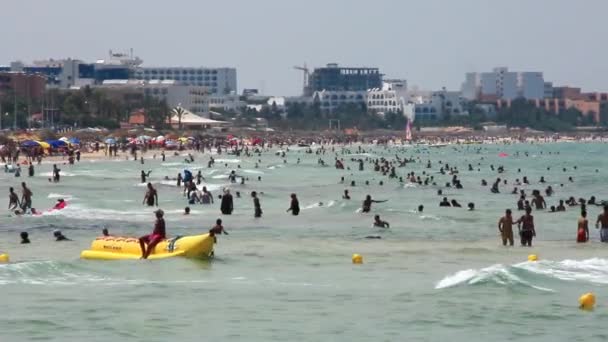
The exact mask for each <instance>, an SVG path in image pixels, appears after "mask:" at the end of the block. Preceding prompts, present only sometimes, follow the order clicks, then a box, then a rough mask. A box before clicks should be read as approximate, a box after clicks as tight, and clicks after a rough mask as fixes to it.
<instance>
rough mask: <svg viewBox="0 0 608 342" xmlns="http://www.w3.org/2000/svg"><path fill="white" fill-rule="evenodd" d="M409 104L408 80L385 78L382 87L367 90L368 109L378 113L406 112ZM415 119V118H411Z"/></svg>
mask: <svg viewBox="0 0 608 342" xmlns="http://www.w3.org/2000/svg"><path fill="white" fill-rule="evenodd" d="M407 106H408V94H407V81H406V80H385V81H384V82H383V83H382V89H377V88H375V89H369V90H368V91H367V110H368V111H369V112H372V113H376V114H378V115H385V114H386V113H404V115H405V109H406V107H407ZM411 119H413V118H411Z"/></svg>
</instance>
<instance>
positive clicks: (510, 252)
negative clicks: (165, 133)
mask: <svg viewBox="0 0 608 342" xmlns="http://www.w3.org/2000/svg"><path fill="white" fill-rule="evenodd" d="M363 148H364V149H365V150H366V152H365V154H356V153H357V146H349V147H348V149H349V150H350V152H351V153H353V154H354V155H351V154H348V153H347V152H345V154H342V150H341V149H340V148H339V147H336V152H337V153H338V157H339V158H344V160H345V162H346V165H347V166H350V167H351V169H352V170H336V169H335V168H333V167H332V166H331V165H333V160H334V156H335V154H334V153H332V152H331V151H330V150H328V152H327V153H326V154H325V155H321V156H319V155H315V154H312V155H311V154H306V153H304V149H303V148H297V147H291V148H290V151H289V152H287V157H286V160H287V163H286V164H284V163H283V159H282V158H281V157H279V156H277V155H275V152H276V151H277V150H278V149H279V148H272V149H270V150H269V151H265V152H264V153H263V155H262V156H261V157H258V156H257V155H256V156H254V157H245V156H240V157H235V156H227V155H221V156H215V158H216V165H215V167H213V168H211V169H209V168H207V161H208V159H209V155H202V154H196V153H195V154H194V157H195V159H196V161H195V163H194V164H185V163H183V159H184V157H183V156H180V157H171V158H168V159H167V161H166V162H165V163H161V161H160V159H159V158H157V159H152V154H151V153H148V155H147V156H146V164H145V165H143V169H144V170H152V174H151V181H152V182H153V183H155V185H156V187H157V189H158V190H159V196H160V207H161V208H163V209H164V211H165V213H166V215H165V216H166V221H167V227H168V232H169V234H170V235H178V234H179V235H185V234H197V233H201V232H205V231H207V230H208V229H209V228H210V227H211V226H212V225H213V223H214V222H215V219H217V218H218V217H220V213H219V204H215V205H212V206H202V205H195V206H191V207H192V215H190V216H184V215H182V211H183V208H184V207H185V206H186V200H185V198H184V197H183V196H182V192H181V189H178V188H177V187H176V186H175V184H174V181H163V178H164V176H170V177H175V176H176V175H177V173H178V172H180V171H182V170H183V169H184V168H189V169H190V170H193V171H194V173H196V172H197V171H198V170H199V169H200V170H202V172H203V175H204V176H205V178H206V180H207V181H206V184H207V185H208V187H209V188H210V189H212V190H213V193H214V195H215V196H216V201H217V195H218V193H219V189H221V188H222V187H225V186H229V187H230V188H231V190H232V192H233V193H234V192H235V191H240V192H241V194H242V198H235V212H234V214H233V215H231V216H224V217H222V218H223V220H224V226H225V227H226V229H227V230H228V232H229V233H230V235H228V236H222V237H221V238H220V240H219V243H218V245H217V246H216V258H215V259H213V260H211V261H196V260H186V259H181V258H176V259H170V260H162V261H124V262H121V261H118V262H116V261H114V262H107V261H85V260H80V259H79V254H80V251H81V250H83V249H87V248H88V246H89V245H90V242H91V240H92V239H93V238H94V237H95V236H96V235H98V234H99V233H100V231H101V229H102V228H103V227H104V226H107V227H109V229H110V232H111V233H112V234H116V235H134V236H139V235H142V234H144V233H147V232H148V231H150V230H151V229H152V225H153V222H154V215H153V214H152V211H153V210H151V209H149V208H147V207H143V206H142V205H141V200H142V198H143V195H144V191H145V187H144V186H142V185H141V184H139V181H140V180H139V173H140V171H141V170H142V165H141V164H140V163H139V162H134V161H125V160H124V157H123V158H120V160H116V161H108V160H102V159H100V160H89V161H87V160H85V161H82V162H80V163H79V164H77V165H75V166H68V165H63V166H61V168H62V173H63V177H62V181H61V182H60V183H59V184H51V183H49V182H48V181H47V178H48V177H49V176H50V171H51V165H50V164H43V165H41V166H39V167H37V169H36V172H37V174H36V177H34V178H28V177H21V178H15V177H13V175H12V174H5V173H1V174H0V192H2V193H5V194H7V193H8V187H9V186H14V187H15V188H19V183H20V182H21V181H26V182H28V184H30V186H31V188H32V190H33V192H34V206H35V207H36V208H38V209H46V208H50V207H52V205H53V204H54V202H55V201H56V199H57V198H59V197H62V198H66V199H67V200H68V202H69V205H68V207H67V208H66V209H64V210H63V211H60V212H57V213H53V214H45V215H43V216H41V217H11V216H9V213H8V212H7V211H6V209H2V217H1V218H0V252H6V253H9V254H10V256H11V263H9V264H0V299H1V301H0V303H2V308H3V310H2V311H3V315H2V317H0V341H29V340H49V341H85V340H86V341H114V340H124V341H141V340H147V341H170V340H171V341H210V340H214V341H287V340H289V341H413V340H419V341H445V340H448V339H449V340H451V341H478V340H493V341H505V340H518V341H520V340H522V341H577V340H581V341H583V340H584V341H604V340H606V338H608V333H606V332H605V329H603V324H602V323H603V321H604V320H605V319H606V318H608V305H607V304H606V303H608V291H607V290H608V288H607V285H608V257H606V254H607V252H606V251H607V248H608V246H606V245H603V244H601V243H600V242H599V234H598V231H597V230H596V229H595V228H592V229H591V230H592V231H591V241H590V243H588V244H584V245H581V244H576V243H575V237H576V221H577V218H578V213H579V209H578V208H568V210H567V211H566V212H565V213H557V214H552V213H547V212H536V211H535V212H534V213H533V214H534V216H535V221H536V227H537V232H538V236H537V239H536V240H535V243H534V247H533V248H522V247H519V246H516V247H512V248H503V247H502V245H501V243H500V241H499V236H498V231H497V228H496V224H497V221H498V218H499V217H500V216H501V215H502V214H503V212H504V210H505V209H506V208H512V209H514V212H515V214H514V216H516V217H517V216H518V215H519V214H520V213H518V212H517V211H516V210H515V209H516V205H515V204H516V200H517V196H515V195H511V194H510V191H511V190H512V187H513V185H512V183H513V181H514V180H515V178H520V179H521V178H522V177H523V176H524V175H525V176H527V177H528V179H530V181H531V183H532V184H531V185H529V186H526V187H524V189H525V190H526V192H527V193H528V194H529V193H530V192H531V190H532V189H539V190H544V188H545V187H546V186H547V185H551V186H552V187H553V188H554V189H555V191H556V193H555V194H554V195H553V196H552V197H546V201H547V204H548V205H556V204H557V202H558V200H559V199H566V198H567V197H570V196H574V197H575V198H579V197H584V198H589V197H590V196H591V195H595V196H596V197H597V198H598V199H608V188H607V187H606V179H607V177H606V175H607V170H608V150H607V149H606V145H604V144H599V143H597V144H596V143H560V144H542V145H539V144H515V145H491V144H483V145H467V146H447V147H443V148H430V149H429V148H426V147H404V146H394V147H380V146H368V145H366V146H363ZM500 152H506V153H508V154H509V156H508V157H506V158H500V157H498V154H499V153H500ZM516 152H519V155H517V154H516ZM525 152H528V155H527V156H526V155H525ZM395 154H398V155H399V156H401V157H411V158H414V159H416V160H417V162H416V163H410V164H408V165H407V166H406V167H404V168H397V174H398V175H399V176H405V175H406V174H407V173H409V172H411V171H415V172H416V174H417V175H420V176H422V172H423V171H424V172H427V173H431V174H432V175H433V176H434V177H435V179H436V181H437V184H438V186H420V185H411V184H406V185H404V184H400V183H399V182H398V181H397V180H394V179H393V180H389V179H388V178H387V177H385V176H382V175H380V174H378V173H376V172H374V171H373V168H372V166H371V165H369V164H366V165H365V171H358V168H357V164H356V163H354V162H351V158H365V157H368V158H379V157H385V158H387V159H392V158H394V156H395ZM298 158H300V159H301V163H300V164H297V163H296V161H297V159H298ZM318 158H323V159H324V160H325V162H326V163H327V164H328V165H330V166H328V167H321V166H319V165H318V164H317V160H318ZM418 158H420V160H419V161H418ZM258 159H261V163H260V167H259V168H257V169H256V168H255V167H254V165H255V163H256V161H257V160H258ZM429 159H430V160H431V161H432V166H433V167H432V168H431V169H427V168H426V162H427V160H429ZM439 161H442V162H443V163H446V162H447V163H449V164H450V166H457V167H458V169H459V170H460V173H459V175H458V177H459V178H460V179H461V182H462V184H463V186H464V189H462V190H456V189H451V188H448V189H446V188H444V187H442V186H441V185H445V183H446V182H449V181H450V180H451V176H450V175H441V174H440V173H439V172H438V171H439V168H440V167H441V164H439ZM225 164H227V165H228V166H225ZM468 164H473V165H474V166H475V170H474V171H468V169H467V165H468ZM478 164H479V166H478ZM491 164H493V165H494V166H496V167H497V166H498V165H504V166H505V168H506V172H505V173H503V174H498V173H497V172H496V171H492V170H491V169H490V165H491ZM238 165H240V166H241V169H237V166H238ZM575 165H577V166H578V169H577V170H574V169H573V167H574V166H575ZM548 167H549V168H550V170H547V168H548ZM477 168H479V169H480V171H477ZM518 168H521V170H522V172H521V173H517V169H518ZM563 168H566V169H567V170H566V172H564V171H562V169H563ZM232 169H236V170H237V173H239V174H241V175H243V176H245V177H248V178H249V181H248V182H246V184H245V185H240V184H237V185H232V184H229V182H228V180H227V174H228V173H229V172H230V170H232ZM596 169H597V170H598V172H596ZM258 176H261V177H262V180H261V181H258V180H257V177H258ZM342 176H344V177H345V183H346V184H339V181H340V177H342ZM540 176H544V177H545V179H546V180H547V182H548V183H547V184H545V185H541V184H538V180H539V178H540ZM569 176H572V177H574V182H573V183H571V182H568V177H569ZM497 177H501V178H503V179H505V178H506V179H508V180H509V185H508V186H502V187H501V191H502V193H501V194H491V193H490V191H489V190H490V189H489V187H482V186H481V185H480V182H481V179H486V180H487V181H488V182H489V183H490V184H491V183H492V181H493V180H494V179H496V178H497ZM351 180H355V181H356V186H355V187H351V186H349V184H350V181H351ZM366 180H369V181H370V185H369V186H365V185H364V182H365V181H366ZM380 180H383V181H384V185H383V186H380V185H378V183H379V181H380ZM560 184H564V186H563V187H561V186H560ZM439 188H441V189H443V192H444V195H445V196H447V197H448V198H450V199H452V198H454V199H457V200H458V201H459V202H460V203H461V204H463V206H464V205H466V203H468V202H474V203H475V205H476V208H477V210H475V211H473V212H468V211H466V210H465V209H461V208H444V209H443V210H441V209H440V208H439V207H438V203H439V201H440V199H441V197H440V196H437V193H436V192H437V189H439ZM344 189H348V190H349V191H350V193H351V197H352V199H351V200H350V201H349V200H343V199H342V192H343V191H344ZM254 190H255V191H258V192H264V194H263V195H261V196H260V200H261V204H262V209H263V211H264V216H263V217H262V218H261V219H254V218H253V203H252V200H251V198H250V197H249V196H248V194H249V193H250V192H251V191H254ZM292 192H295V193H297V194H298V197H299V200H300V206H301V208H302V212H301V214H300V216H298V217H293V216H291V215H289V214H288V213H286V212H285V210H286V209H287V208H288V207H289V194H290V193H292ZM367 194H370V195H372V196H373V197H374V198H375V199H379V200H383V199H386V200H388V202H385V203H378V204H374V205H373V207H372V213H369V214H362V213H359V212H358V209H359V208H360V207H361V202H362V200H363V199H364V197H365V195H367ZM319 202H322V203H323V205H319ZM419 204H423V205H424V206H425V210H424V213H422V214H420V213H417V212H416V211H415V209H416V207H417V206H418V205H419ZM4 208H6V207H4ZM589 212H590V213H589V218H590V221H593V222H594V221H595V218H596V217H597V214H599V212H600V207H590V208H589ZM374 214H379V215H381V216H382V218H383V219H384V220H387V221H388V222H390V224H391V228H390V229H388V230H381V229H375V228H371V224H372V221H373V215H374ZM54 229H61V230H62V231H63V232H64V233H65V234H66V235H67V236H68V237H70V238H71V239H73V240H74V241H71V242H54V241H53V239H52V236H51V235H52V231H53V230H54ZM24 230H25V231H28V232H29V233H30V237H31V240H32V243H31V244H30V245H20V244H19V232H21V231H24ZM368 235H379V236H381V237H382V239H374V240H370V239H365V237H366V236H368ZM353 253H359V254H361V255H363V257H364V264H363V265H353V264H352V263H351V255H352V254H353ZM531 253H534V254H538V256H539V258H540V261H539V262H536V263H530V262H527V261H526V260H527V256H528V254H531ZM589 291H592V292H594V293H595V294H596V296H597V298H598V304H597V307H596V309H595V310H594V311H592V312H582V311H580V310H578V308H577V306H578V302H577V299H578V297H579V296H580V295H581V294H583V293H585V292H589Z"/></svg>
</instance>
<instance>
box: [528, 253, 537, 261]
mask: <svg viewBox="0 0 608 342" xmlns="http://www.w3.org/2000/svg"><path fill="white" fill-rule="evenodd" d="M528 261H538V256H537V255H536V254H530V255H528Z"/></svg>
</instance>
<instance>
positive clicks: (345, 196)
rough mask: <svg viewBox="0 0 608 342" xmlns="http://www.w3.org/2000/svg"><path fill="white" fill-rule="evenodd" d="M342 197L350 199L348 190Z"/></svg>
mask: <svg viewBox="0 0 608 342" xmlns="http://www.w3.org/2000/svg"><path fill="white" fill-rule="evenodd" d="M342 199H345V200H349V199H350V195H349V194H348V190H344V195H342Z"/></svg>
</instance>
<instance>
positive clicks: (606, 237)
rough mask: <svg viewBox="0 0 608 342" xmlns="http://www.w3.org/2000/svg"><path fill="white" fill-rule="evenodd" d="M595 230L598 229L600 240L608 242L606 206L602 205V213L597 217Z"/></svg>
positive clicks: (607, 210) (607, 207) (607, 205)
mask: <svg viewBox="0 0 608 342" xmlns="http://www.w3.org/2000/svg"><path fill="white" fill-rule="evenodd" d="M595 228H599V229H600V240H601V241H602V242H608V204H604V212H603V213H601V214H599V215H598V216H597V221H596V222H595Z"/></svg>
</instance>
